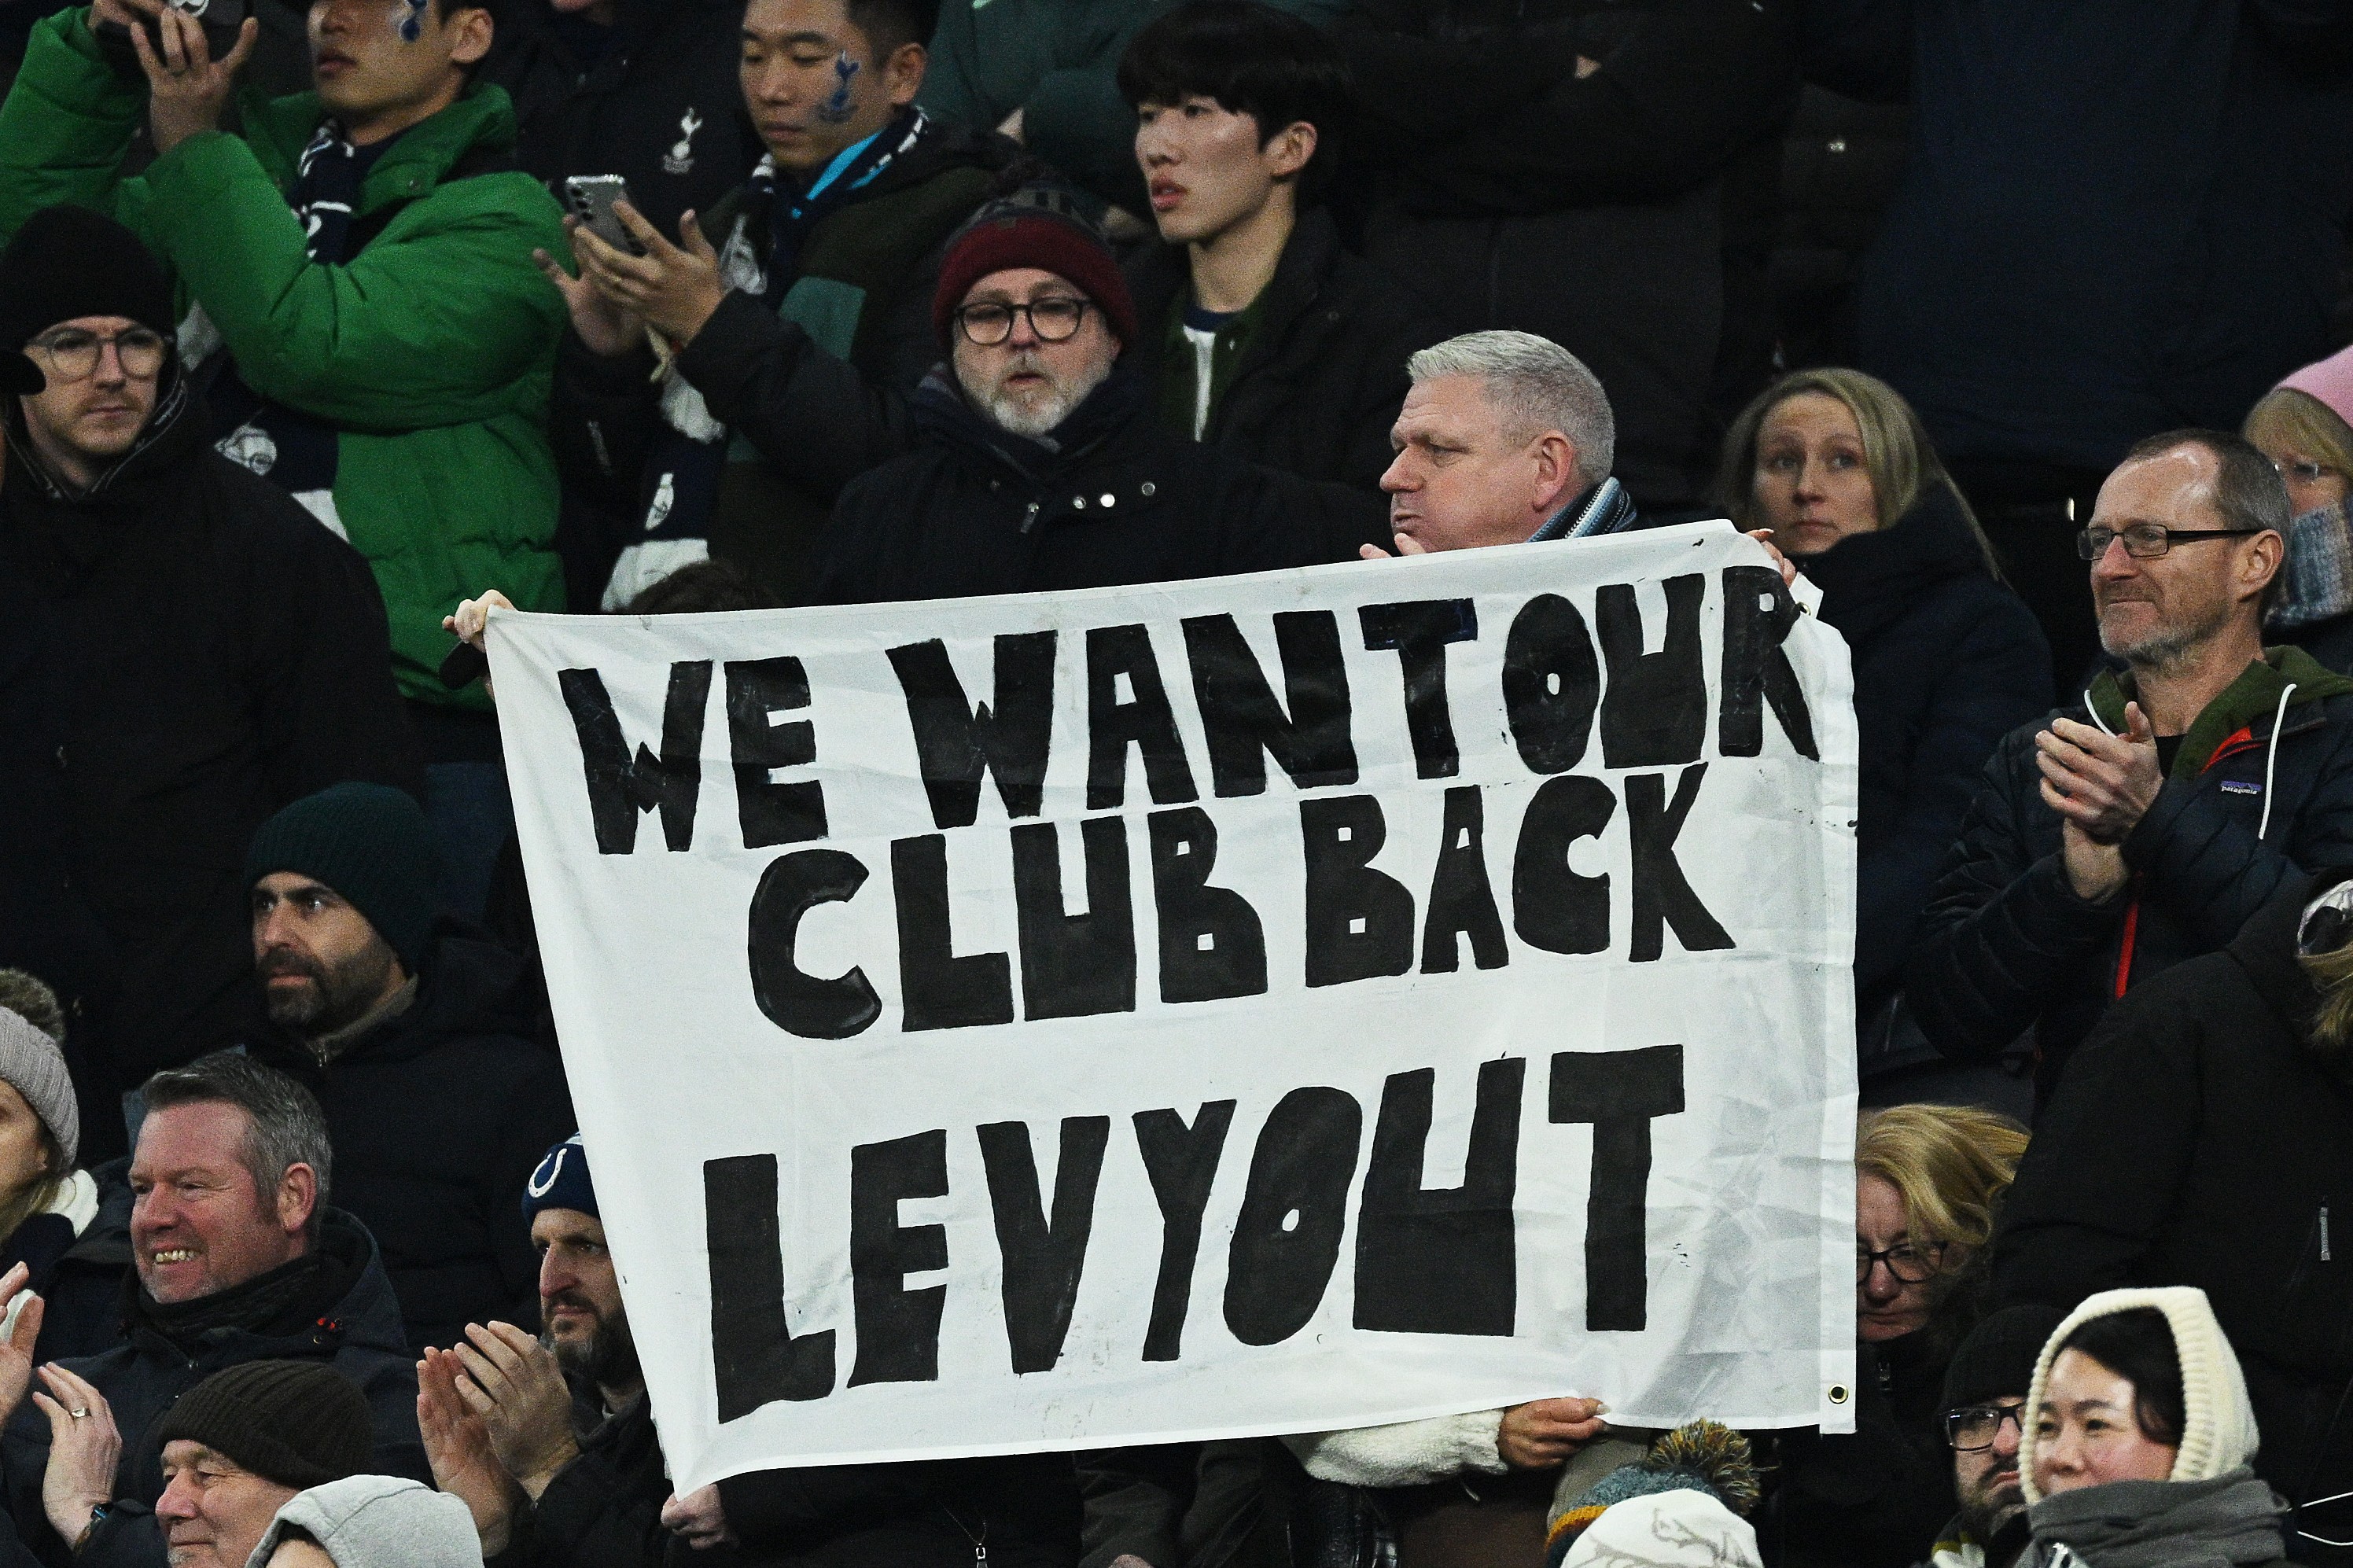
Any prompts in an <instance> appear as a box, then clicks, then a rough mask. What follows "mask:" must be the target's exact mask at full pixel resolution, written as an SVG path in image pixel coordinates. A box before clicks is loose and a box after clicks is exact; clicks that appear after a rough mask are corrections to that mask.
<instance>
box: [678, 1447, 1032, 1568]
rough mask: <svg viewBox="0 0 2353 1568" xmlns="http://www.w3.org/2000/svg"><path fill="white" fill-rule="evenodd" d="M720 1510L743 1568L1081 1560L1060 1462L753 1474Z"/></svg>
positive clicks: (1005, 1566) (937, 1566)
mask: <svg viewBox="0 0 2353 1568" xmlns="http://www.w3.org/2000/svg"><path fill="white" fill-rule="evenodd" d="M719 1499H720V1502H721V1504H722V1505H723V1507H724V1508H725V1510H726V1512H727V1524H728V1528H730V1529H731V1530H733V1531H735V1533H736V1534H737V1535H738V1536H740V1537H741V1538H742V1539H743V1546H742V1548H741V1549H740V1554H739V1555H740V1561H741V1562H742V1563H745V1564H757V1565H760V1568H976V1561H977V1558H978V1555H979V1554H978V1553H977V1552H976V1545H977V1544H979V1543H980V1542H986V1543H987V1549H988V1550H987V1561H988V1564H989V1568H1073V1565H1074V1564H1075V1563H1077V1562H1078V1560H1079V1492H1078V1482H1077V1480H1076V1479H1075V1476H1074V1475H1073V1472H1072V1470H1071V1458H1070V1456H1069V1455H1067V1454H1016V1455H1008V1456H1006V1457H1003V1458H989V1459H933V1460H925V1461H920V1462H917V1463H913V1464H904V1465H812V1466H809V1467H807V1468H803V1469H794V1470H758V1471H754V1472H753V1473H752V1474H750V1475H744V1476H734V1477H731V1478H729V1479H726V1480H723V1481H721V1482H720V1483H719ZM673 1560H674V1561H675V1560H676V1559H675V1556H674V1558H673Z"/></svg>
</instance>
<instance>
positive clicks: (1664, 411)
mask: <svg viewBox="0 0 2353 1568" xmlns="http://www.w3.org/2000/svg"><path fill="white" fill-rule="evenodd" d="M1359 11H1360V16H1359V17H1358V18H1357V19H1356V21H1354V22H1353V23H1351V24H1349V25H1347V26H1344V27H1343V29H1342V31H1341V33H1340V35H1339V36H1340V40H1341V45H1342V47H1343V49H1344V50H1345V53H1346V55H1347V58H1348V62H1349V66H1350V68H1351V69H1352V71H1353V72H1354V74H1355V77H1356V85H1357V89H1358V95H1359V101H1360V102H1361V103H1362V104H1363V106H1364V119H1365V121H1366V123H1365V127H1364V132H1365V146H1364V152H1365V154H1366V163H1367V164H1368V165H1370V166H1371V167H1372V168H1374V169H1377V170H1378V171H1381V173H1380V174H1378V175H1377V177H1376V180H1375V191H1376V195H1377V199H1376V200H1375V202H1374V205H1373V207H1372V211H1371V215H1370V220H1369V224H1368V226H1367V229H1366V255H1368V256H1369V257H1370V258H1372V259H1373V260H1374V261H1376V262H1378V263H1380V264H1381V265H1382V266H1384V267H1386V268H1388V269H1389V270H1390V271H1391V272H1392V273H1393V274H1395V275H1396V277H1397V278H1398V279H1399V281H1400V282H1402V283H1403V284H1405V286H1406V287H1408V288H1409V289H1411V290H1413V291H1414V293H1415V294H1417V295H1418V296H1419V298H1420V299H1421V300H1422V302H1423V303H1424V305H1425V306H1426V307H1427V308H1428V309H1429V310H1430V311H1431V312H1432V313H1433V314H1434V315H1435V317H1436V319H1437V320H1438V321H1439V322H1440V324H1441V325H1442V326H1443V327H1444V328H1445V329H1446V330H1447V331H1450V332H1462V331H1474V330H1478V329H1482V328H1493V327H1515V328H1518V329H1520V330H1522V331H1530V332H1535V333H1536V334H1538V335H1540V336H1543V337H1546V338H1550V339H1551V340H1552V341H1553V342H1556V343H1559V344H1560V345H1562V346H1563V347H1564V348H1567V350H1568V351H1569V352H1570V353H1574V354H1576V355H1577V358H1579V359H1580V360H1582V361H1584V362H1585V363H1586V364H1587V366H1588V367H1589V368H1590V369H1591V370H1592V372H1593V374H1595V375H1597V376H1599V378H1600V380H1601V384H1602V385H1603V386H1604V387H1605V388H1607V389H1608V390H1609V401H1610V404H1611V406H1612V408H1613V410H1614V411H1615V413H1616V415H1617V420H1618V447H1617V457H1616V460H1615V462H1614V465H1613V467H1612V470H1611V471H1612V472H1613V473H1615V474H1616V475H1617V477H1618V479H1620V481H1621V482H1622V483H1623V484H1624V485H1625V486H1626V488H1627V489H1630V491H1632V492H1633V495H1634V499H1635V500H1636V501H1637V502H1638V503H1639V504H1640V505H1641V507H1642V508H1643V509H1644V510H1647V511H1658V510H1669V509H1672V508H1673V507H1675V506H1678V505H1682V504H1684V503H1687V502H1688V501H1690V500H1692V498H1694V496H1695V495H1696V494H1697V493H1698V487H1699V484H1700V482H1701V479H1702V476H1703V475H1704V473H1705V472H1707V471H1708V470H1710V469H1712V468H1713V467H1714V461H1715V442H1716V438H1717V437H1718V436H1719V435H1720V433H1721V427H1720V426H1719V424H1718V423H1717V421H1716V417H1715V415H1714V414H1712V413H1711V399H1712V395H1713V394H1714V391H1715V377H1716V374H1717V370H1718V366H1719V360H1720V356H1721V355H1722V354H1723V353H1724V351H1725V346H1726V340H1727V338H1730V339H1735V340H1747V341H1755V340H1758V339H1760V338H1761V337H1762V336H1764V335H1765V334H1766V332H1767V329H1766V328H1765V326H1764V323H1763V321H1755V320H1741V319H1739V318H1742V317H1744V316H1746V317H1756V316H1758V315H1760V314H1763V315H1769V312H1770V310H1771V300H1770V296H1769V293H1768V292H1767V290H1766V289H1765V287H1764V284H1765V279H1764V268H1765V266H1766V260H1767V253H1768V252H1769V250H1770V247H1771V243H1772V237H1773V224H1774V221H1775V216H1774V215H1775V211H1776V204H1775V203H1774V201H1773V199H1772V195H1771V193H1772V191H1773V188H1774V181H1775V179H1776V177H1777V175H1778V164H1779V156H1780V150H1779V141H1778V137H1779V131H1780V128H1781V126H1782V125H1783V124H1785V123H1786V122H1787V121H1788V117H1789V115H1790V113H1791V112H1792V111H1793V110H1794V109H1795V106H1796V103H1797V97H1798V85H1799V83H1798V65H1797V43H1796V35H1795V31H1794V28H1793V27H1792V26H1791V25H1790V22H1789V19H1788V16H1787V14H1786V13H1787V11H1788V5H1785V4H1783V3H1782V0H1772V3H1769V4H1768V3H1766V0H1634V3H1630V4H1628V3H1613V0H1369V3H1367V4H1365V5H1361V6H1360V7H1359ZM1579 58H1587V59H1591V60H1596V61H1598V62H1599V64H1600V68H1599V70H1596V71H1593V72H1591V73H1589V74H1588V75H1585V76H1582V77H1580V76H1579V75H1578V74H1577V61H1578V59H1579ZM1727 184H1728V185H1729V186H1731V187H1734V188H1732V189H1729V190H1728V189H1727ZM1743 258H1745V260H1746V268H1745V274H1744V276H1743V278H1742V279H1741V281H1739V282H1737V283H1735V282H1733V281H1731V280H1730V277H1729V274H1728V272H1727V267H1728V265H1730V266H1733V269H1734V270H1735V271H1741V270H1742V268H1741V267H1739V266H1737V265H1735V264H1736V263H1739V262H1740V261H1741V260H1742V259H1743ZM1753 390H1754V388H1753V387H1745V386H1744V387H1742V388H1741V389H1739V390H1738V392H1737V393H1736V395H1734V396H1733V397H1732V399H1731V401H1732V402H1733V404H1734V405H1737V404H1738V403H1739V402H1743V401H1746V396H1747V395H1748V393H1749V392H1750V391H1753Z"/></svg>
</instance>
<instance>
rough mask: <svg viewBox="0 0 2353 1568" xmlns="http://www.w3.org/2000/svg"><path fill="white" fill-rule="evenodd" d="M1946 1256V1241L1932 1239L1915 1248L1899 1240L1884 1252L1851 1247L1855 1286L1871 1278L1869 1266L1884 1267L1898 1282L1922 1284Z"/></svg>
mask: <svg viewBox="0 0 2353 1568" xmlns="http://www.w3.org/2000/svg"><path fill="white" fill-rule="evenodd" d="M1944 1256H1945V1244H1944V1243H1943V1242H1941V1241H1932V1242H1930V1243H1929V1244H1928V1245H1927V1246H1926V1247H1915V1246H1913V1245H1912V1243H1910V1242H1908V1241H1904V1242H1898V1243H1896V1245H1894V1247H1889V1248H1888V1249H1887V1250H1886V1251H1884V1252H1873V1251H1870V1250H1868V1249H1866V1248H1864V1247H1856V1248H1855V1249H1854V1282H1855V1283H1856V1284H1858V1285H1860V1284H1862V1282H1863V1281H1864V1280H1866V1279H1870V1278H1871V1271H1872V1269H1873V1268H1874V1267H1876V1266H1878V1265H1880V1264H1885V1265H1886V1266H1887V1272H1888V1273H1890V1274H1892V1275H1894V1277H1895V1280H1896V1282H1897V1283H1898V1284H1902V1285H1925V1284H1926V1283H1927V1282H1928V1281H1929V1280H1930V1279H1933V1278H1934V1277H1935V1275H1936V1267H1937V1263H1938V1260H1939V1259H1941V1258H1943V1257H1944Z"/></svg>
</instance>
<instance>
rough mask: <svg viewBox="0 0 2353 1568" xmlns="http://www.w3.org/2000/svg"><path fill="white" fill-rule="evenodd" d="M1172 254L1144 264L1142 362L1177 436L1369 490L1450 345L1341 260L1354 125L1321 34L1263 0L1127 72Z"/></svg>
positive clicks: (1140, 55)
mask: <svg viewBox="0 0 2353 1568" xmlns="http://www.w3.org/2000/svg"><path fill="white" fill-rule="evenodd" d="M1119 82H1120V90H1121V91H1122V92H1123V93H1124V95H1125V96H1126V98H1127V100H1128V102H1129V103H1130V105H1131V106H1132V107H1134V110H1136V114H1137V117H1138V120H1139V123H1138V125H1137V128H1136V133H1135V155H1136V162H1137V163H1139V164H1140V165H1141V166H1142V168H1143V173H1144V177H1145V182H1146V184H1147V186H1148V188H1149V193H1150V196H1151V202H1152V214H1153V218H1154V221H1155V222H1156V223H1157V224H1158V225H1159V227H1160V237H1161V239H1162V241H1163V242H1164V243H1162V244H1160V245H1155V246H1149V247H1145V249H1144V250H1142V251H1141V252H1139V253H1138V254H1137V255H1136V256H1135V257H1134V258H1133V259H1132V260H1130V261H1129V263H1128V264H1127V268H1126V271H1127V285H1128V290H1129V292H1130V293H1131V294H1133V295H1134V299H1135V313H1136V323H1137V328H1138V335H1137V338H1136V341H1135V342H1134V343H1132V344H1131V345H1129V349H1128V354H1127V357H1128V359H1129V360H1130V361H1131V362H1132V363H1133V364H1134V367H1135V369H1136V372H1137V374H1140V375H1142V376H1143V378H1144V379H1145V382H1146V383H1147V384H1150V385H1151V387H1152V389H1153V398H1154V402H1155V406H1156V408H1157V410H1158V413H1159V416H1160V420H1161V423H1162V424H1164V425H1166V426H1167V427H1168V428H1169V429H1171V430H1174V431H1176V433H1178V434H1179V435H1184V436H1190V437H1193V438H1194V439H1195V440H1197V441H1200V442H1203V443H1206V444H1207V445H1209V446H1212V447H1221V448H1223V449H1224V450H1225V451H1227V452H1229V453H1231V454H1233V455H1234V456H1235V457H1238V458H1245V459H1247V460H1249V461H1250V462H1253V463H1262V464H1264V465H1266V466H1267V467H1268V468H1280V469H1282V470H1283V471H1284V472H1285V473H1292V474H1300V475H1303V476H1304V477H1306V478H1308V479H1335V480H1339V481H1342V482H1344V483H1347V484H1356V485H1362V486H1364V487H1366V489H1370V488H1371V487H1373V486H1374V485H1376V484H1377V483H1379V482H1380V477H1381V473H1382V471H1383V470H1384V469H1386V468H1388V466H1389V458H1390V451H1389V423H1390V421H1392V420H1393V419H1395V418H1396V417H1397V411H1398V403H1399V402H1400V401H1402V400H1403V398H1404V396H1405V392H1406V385H1407V381H1406V370H1405V364H1406V360H1407V358H1408V356H1409V355H1410V354H1411V353H1413V352H1414V351H1415V350H1416V349H1420V348H1427V347H1428V346H1429V345H1430V344H1431V343H1433V342H1437V341H1438V340H1439V339H1440V337H1441V336H1443V335H1444V334H1443V332H1442V331H1440V329H1439V327H1438V325H1437V323H1436V322H1435V321H1432V320H1430V317H1429V316H1428V315H1427V313H1426V312H1424V311H1423V310H1421V309H1420V308H1419V306H1418V305H1416V304H1415V303H1414V302H1413V301H1412V300H1411V299H1410V298H1409V296H1407V295H1406V294H1405V292H1404V291H1403V290H1402V289H1399V288H1398V285H1397V284H1396V283H1395V282H1393V281H1392V280H1391V279H1389V278H1388V275H1387V274H1385V273H1384V272H1382V271H1381V270H1380V269H1379V268H1377V267H1374V266H1373V265H1372V264H1370V263H1369V262H1366V261H1364V260H1362V259H1360V258H1356V257H1354V256H1351V255H1349V254H1348V253H1347V252H1346V251H1345V249H1343V248H1342V247H1341V244H1340V234H1339V228H1338V226H1337V225H1335V223H1334V222H1333V219H1332V215H1331V214H1330V212H1329V211H1327V210H1326V209H1325V207H1324V205H1323V196H1324V192H1325V191H1326V190H1327V189H1328V188H1329V186H1330V185H1331V183H1332V178H1333V171H1334V168H1335V165H1336V164H1337V163H1338V162H1339V160H1340V155H1341V153H1342V150H1343V149H1342V146H1341V142H1340V134H1341V132H1342V129H1343V127H1344V125H1345V121H1346V120H1347V118H1348V116H1349V114H1350V112H1351V110H1352V105H1351V103H1350V101H1349V100H1350V94H1349V90H1348V76H1347V67H1346V65H1345V63H1344V62H1343V61H1342V59H1341V58H1340V53H1339V50H1338V48H1337V47H1335V45H1334V44H1333V43H1332V41H1331V39H1330V38H1329V37H1326V36H1325V35H1324V33H1323V32H1322V31H1320V30H1319V29H1317V28H1316V27H1315V26H1313V25H1311V24H1309V23H1307V22H1305V21H1303V20H1302V19H1300V18H1299V17H1297V16H1286V15H1284V14H1283V13H1282V12H1280V11H1277V10H1275V9H1273V8H1272V7H1271V6H1269V5H1261V4H1258V3H1257V0H1194V3H1193V4H1191V5H1181V6H1179V7H1177V8H1176V10H1174V11H1171V12H1168V13H1167V14H1166V15H1165V16H1160V17H1159V18H1157V19H1156V20H1155V21H1153V22H1152V23H1151V24H1149V25H1148V26H1145V29H1144V30H1143V31H1142V32H1140V33H1138V34H1137V35H1136V37H1135V40H1134V43H1132V44H1130V45H1129V46H1128V49H1127V53H1126V55H1125V57H1124V58H1123V59H1122V60H1121V62H1120V69H1119Z"/></svg>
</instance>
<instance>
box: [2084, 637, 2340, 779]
mask: <svg viewBox="0 0 2353 1568" xmlns="http://www.w3.org/2000/svg"><path fill="white" fill-rule="evenodd" d="M2348 693H2353V680H2348V679H2346V678H2345V677H2343V676H2341V675H2338V674H2337V673H2336V672H2334V671H2333V670H2329V669H2326V668H2322V666H2321V664H2320V661H2319V660H2317V659H2316V658H2313V657H2312V656H2311V655H2310V654H2308V653H2306V652H2305V651H2304V649H2302V648H2300V647H2295V645H2294V644H2286V645H2283V646H2282V647H2270V648H2265V649H2264V650H2263V658H2259V659H2256V660H2254V661H2253V662H2252V663H2250V664H2249V665H2248V666H2247V668H2245V669H2243V670H2242V671H2240V672H2239V677H2238V679H2235V680H2233V681H2232V682H2231V684H2230V685H2229V686H2227V687H2225V688H2223V689H2222V692H2221V695H2220V696H2218V697H2216V698H2215V699H2214V700H2212V701H2211V702H2209V703H2208V704H2206V708H2205V710H2204V711H2203V712H2201V713H2200V714H2199V715H2198V717H2197V719H2196V720H2195V721H2193V722H2192V723H2191V724H2190V726H2189V731H2188V732H2186V733H2185V734H2184V735H2183V736H2182V737H2181V750H2180V751H2179V752H2177V753H2176V754H2175V756H2174V759H2173V771H2172V773H2171V776H2172V777H2174V778H2177V779H2194V778H2196V777H2197V776H2198V775H2199V774H2200V773H2203V772H2204V771H2205V770H2206V766H2207V764H2208V763H2211V762H2212V761H2213V759H2214V753H2215V752H2218V751H2220V750H2221V748H2222V745H2223V743H2224V742H2227V741H2229V740H2230V739H2231V738H2232V736H2234V735H2236V734H2237V733H2238V732H2239V731H2242V730H2246V731H2250V732H2251V733H2252V734H2253V737H2254V738H2256V739H2259V740H2261V739H2269V738H2270V737H2271V724H2272V720H2273V716H2274V714H2279V713H2282V710H2281V707H2280V700H2281V698H2283V697H2284V698H2286V700H2287V707H2288V708H2289V709H2302V708H2304V707H2306V704H2309V703H2315V702H2319V701H2322V700H2325V699H2327V698H2331V697H2342V696H2345V695H2347V694H2348ZM2089 696H2090V699H2091V708H2092V715H2093V717H2094V718H2095V719H2096V720H2098V721H2099V722H2100V725H2101V727H2102V728H2104V729H2105V730H2107V731H2109V732H2110V733H2111V734H2118V735H2120V734H2122V733H2124V731H2125V704H2126V702H2129V701H2131V700H2132V698H2133V684H2132V672H2131V671H2130V670H2128V669H2127V670H2124V671H2116V670H2106V669H2104V670H2102V671H2101V672H2100V673H2099V675H2098V676H2097V677H2095V678H2094V679H2093V681H2092V687H2091V690H2090V693H2089ZM2318 721H2319V718H2318V715H2316V714H2309V713H2299V714H2298V715H2297V717H2296V719H2295V720H2294V721H2290V720H2287V719H2286V718H2285V717H2284V715H2283V717H2282V720H2281V729H2280V733H2281V734H2293V733H2295V731H2297V730H2300V729H2302V728H2304V727H2305V725H2306V723H2307V722H2310V723H2317V722H2318Z"/></svg>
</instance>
